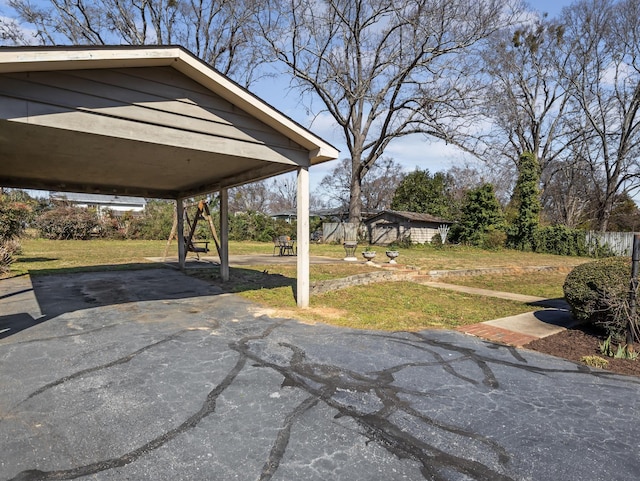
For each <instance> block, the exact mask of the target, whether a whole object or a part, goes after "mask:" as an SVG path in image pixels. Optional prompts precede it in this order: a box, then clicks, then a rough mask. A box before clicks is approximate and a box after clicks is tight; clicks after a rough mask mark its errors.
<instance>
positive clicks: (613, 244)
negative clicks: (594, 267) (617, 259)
mask: <svg viewBox="0 0 640 481" xmlns="http://www.w3.org/2000/svg"><path fill="white" fill-rule="evenodd" d="M634 234H635V233H634V232H596V231H589V232H587V236H586V242H587V245H588V246H589V247H590V249H591V248H595V246H604V245H606V246H608V247H609V249H611V251H612V252H613V253H614V254H616V255H619V256H630V255H631V253H632V252H633V236H634Z"/></svg>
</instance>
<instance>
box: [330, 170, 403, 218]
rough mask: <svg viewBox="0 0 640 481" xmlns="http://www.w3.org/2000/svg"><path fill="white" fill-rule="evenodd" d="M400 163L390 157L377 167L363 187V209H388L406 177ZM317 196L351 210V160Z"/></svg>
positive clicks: (332, 173) (331, 175)
mask: <svg viewBox="0 0 640 481" xmlns="http://www.w3.org/2000/svg"><path fill="white" fill-rule="evenodd" d="M404 176H405V174H404V173H403V172H402V167H401V166H400V164H398V163H397V162H395V161H394V160H393V159H391V158H389V157H384V158H382V159H381V160H380V161H379V162H378V163H377V164H374V165H373V166H372V167H371V169H370V170H369V172H367V175H366V177H365V178H364V179H363V180H362V184H361V197H362V199H361V202H362V207H363V208H364V209H365V210H368V211H376V210H384V209H388V208H389V206H390V205H391V200H392V199H393V194H394V192H395V190H396V188H397V187H398V185H399V184H400V182H401V181H402V179H403V178H404ZM317 190H318V192H317V197H323V198H325V199H329V203H330V204H331V205H333V206H334V207H339V208H342V209H345V210H346V209H348V208H349V199H350V194H351V160H350V159H342V160H341V161H340V163H339V164H338V165H336V167H335V168H334V169H333V170H332V171H331V173H330V174H328V175H326V176H324V177H323V178H322V180H321V181H320V185H319V186H318V189H317Z"/></svg>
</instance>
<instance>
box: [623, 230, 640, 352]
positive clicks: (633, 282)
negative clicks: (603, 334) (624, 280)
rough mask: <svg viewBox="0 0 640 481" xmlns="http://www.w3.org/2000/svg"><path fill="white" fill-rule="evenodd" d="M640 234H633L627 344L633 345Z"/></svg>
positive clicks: (639, 263)
mask: <svg viewBox="0 0 640 481" xmlns="http://www.w3.org/2000/svg"><path fill="white" fill-rule="evenodd" d="M639 261H640V234H634V236H633V253H632V254H631V285H630V289H629V322H628V323H627V339H626V341H627V346H632V345H633V341H634V339H633V337H634V336H633V333H634V329H633V327H634V326H633V325H634V323H635V322H636V309H637V306H636V304H637V302H636V296H637V293H638V267H639V266H640V262H639Z"/></svg>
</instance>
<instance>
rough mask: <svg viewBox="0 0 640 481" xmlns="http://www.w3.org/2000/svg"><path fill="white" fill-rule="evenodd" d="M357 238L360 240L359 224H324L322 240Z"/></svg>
mask: <svg viewBox="0 0 640 481" xmlns="http://www.w3.org/2000/svg"><path fill="white" fill-rule="evenodd" d="M355 240H358V224H350V223H348V222H325V223H324V224H322V242H326V243H329V242H344V241H355Z"/></svg>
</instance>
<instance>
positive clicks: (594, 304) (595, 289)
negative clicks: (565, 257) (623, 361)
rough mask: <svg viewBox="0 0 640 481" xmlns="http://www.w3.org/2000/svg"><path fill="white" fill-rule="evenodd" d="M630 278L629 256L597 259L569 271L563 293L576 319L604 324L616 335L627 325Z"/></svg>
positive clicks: (620, 334) (609, 332) (622, 331)
mask: <svg viewBox="0 0 640 481" xmlns="http://www.w3.org/2000/svg"><path fill="white" fill-rule="evenodd" d="M630 281H631V260H630V259H629V258H625V257H609V258H606V259H599V260H597V261H594V262H588V263H586V264H582V265H580V266H578V267H576V268H575V269H573V270H572V271H571V272H570V273H569V275H568V276H567V278H566V280H565V282H564V286H563V290H564V296H565V299H566V300H567V302H568V303H569V305H570V306H571V311H572V312H573V315H574V316H575V317H576V319H578V320H579V321H585V322H591V323H594V324H596V325H599V326H601V327H604V328H605V329H606V330H607V331H608V334H610V335H612V336H613V337H614V338H618V339H619V338H620V336H624V333H625V330H626V328H627V322H628V317H627V316H626V315H625V313H627V312H628V305H629V284H630ZM636 322H637V320H636Z"/></svg>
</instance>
